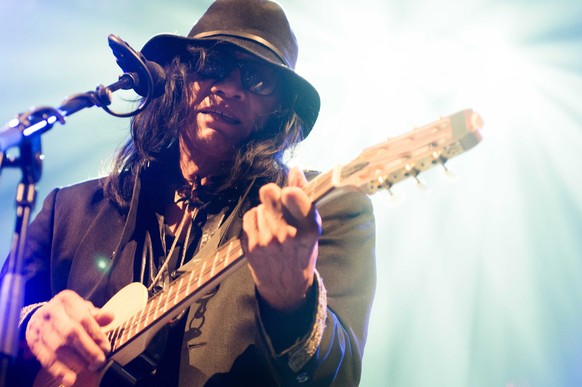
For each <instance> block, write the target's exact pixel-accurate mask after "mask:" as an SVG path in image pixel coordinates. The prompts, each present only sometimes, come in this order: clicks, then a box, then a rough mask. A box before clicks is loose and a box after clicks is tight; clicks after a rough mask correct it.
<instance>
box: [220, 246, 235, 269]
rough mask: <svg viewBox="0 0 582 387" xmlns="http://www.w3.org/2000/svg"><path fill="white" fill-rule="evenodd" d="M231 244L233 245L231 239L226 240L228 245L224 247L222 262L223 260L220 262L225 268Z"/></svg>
mask: <svg viewBox="0 0 582 387" xmlns="http://www.w3.org/2000/svg"><path fill="white" fill-rule="evenodd" d="M232 245H233V242H232V241H230V242H228V246H227V248H226V254H225V255H223V257H222V262H223V263H222V267H223V268H225V269H226V267H227V266H228V262H229V259H228V257H229V256H230V253H231V251H232Z"/></svg>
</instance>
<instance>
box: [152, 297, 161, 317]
mask: <svg viewBox="0 0 582 387" xmlns="http://www.w3.org/2000/svg"><path fill="white" fill-rule="evenodd" d="M155 298H156V306H155V307H154V318H153V320H157V319H158V317H160V314H159V311H160V302H161V300H162V297H161V295H158V296H157V297H155Z"/></svg>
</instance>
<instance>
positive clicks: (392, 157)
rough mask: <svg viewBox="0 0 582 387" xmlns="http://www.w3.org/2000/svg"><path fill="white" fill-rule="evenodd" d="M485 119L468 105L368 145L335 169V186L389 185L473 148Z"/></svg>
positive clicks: (370, 187) (374, 187)
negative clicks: (426, 123) (435, 119)
mask: <svg viewBox="0 0 582 387" xmlns="http://www.w3.org/2000/svg"><path fill="white" fill-rule="evenodd" d="M482 125H483V121H482V119H481V117H480V116H479V114H477V113H476V112H474V111H473V110H470V109H467V110H463V111H460V112H457V113H455V114H452V115H450V116H447V117H443V118H440V119H439V120H437V121H434V122H432V123H430V124H428V125H424V126H422V127H419V128H416V129H414V130H412V131H411V132H408V133H405V134H403V135H400V136H398V137H394V138H391V139H389V140H388V141H385V142H383V143H380V144H378V145H375V146H372V147H370V148H368V149H365V150H364V151H363V152H362V153H361V154H360V155H359V156H358V157H357V158H355V159H354V160H353V161H351V162H349V163H347V164H345V165H343V166H340V167H338V168H336V169H335V170H333V171H332V176H331V185H332V186H333V187H334V188H339V187H348V186H351V187H356V188H358V189H360V190H362V191H364V192H366V193H368V194H372V193H374V192H376V191H377V190H378V189H381V188H386V189H389V188H390V187H392V186H393V185H394V184H396V183H398V182H400V181H402V180H404V179H406V178H408V177H416V176H417V175H418V174H420V173H421V172H423V171H425V170H427V169H430V168H432V167H433V166H435V165H439V164H444V163H445V162H446V161H447V160H449V159H451V158H453V157H455V156H458V155H459V154H461V153H463V152H465V151H467V150H469V149H471V148H473V147H474V146H475V145H477V144H478V143H479V142H480V141H481V138H482V137H481V134H480V132H479V130H480V129H481V127H482Z"/></svg>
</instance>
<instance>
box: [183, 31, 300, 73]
mask: <svg viewBox="0 0 582 387" xmlns="http://www.w3.org/2000/svg"><path fill="white" fill-rule="evenodd" d="M218 35H223V36H233V37H235V38H243V39H247V40H252V41H254V42H256V43H259V44H261V45H263V46H265V47H266V48H268V49H269V50H271V51H272V52H273V54H275V55H276V56H277V58H279V60H280V61H281V63H283V64H285V65H286V66H287V67H289V68H291V66H290V65H289V63H288V62H287V61H286V60H285V59H284V57H285V56H284V55H283V54H282V53H281V51H279V50H278V49H277V48H276V47H275V46H273V45H272V44H271V43H270V42H269V41H267V40H265V39H263V38H261V37H260V36H258V35H254V34H247V33H245V32H237V33H235V34H234V33H232V31H225V30H216V31H208V32H201V33H199V34H197V35H194V36H192V38H194V39H205V38H209V37H212V36H218Z"/></svg>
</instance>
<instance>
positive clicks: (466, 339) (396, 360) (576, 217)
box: [0, 0, 582, 387]
mask: <svg viewBox="0 0 582 387" xmlns="http://www.w3.org/2000/svg"><path fill="white" fill-rule="evenodd" d="M280 3H281V4H282V5H283V6H284V8H285V9H286V10H287V12H288V15H289V18H290V19H291V22H292V25H293V26H294V29H295V32H296V35H297V37H298V40H299V42H300V58H299V65H298V72H299V73H301V74H302V75H304V76H305V77H306V78H307V79H309V80H310V81H311V82H312V83H313V84H314V85H315V86H316V87H317V89H318V90H319V92H320V94H321V97H322V101H323V105H322V109H321V114H320V119H319V121H318V123H317V125H316V128H315V130H314V132H313V133H312V134H311V136H310V138H309V139H308V140H307V141H306V142H305V143H304V144H303V146H302V147H301V148H299V149H298V151H297V152H296V155H295V158H294V160H293V161H292V163H293V164H296V165H300V166H302V167H304V168H310V169H320V170H326V169H329V168H332V167H334V166H335V165H337V164H340V163H343V162H346V161H348V160H350V159H352V158H354V157H355V156H357V154H358V153H359V152H360V151H361V150H362V149H363V148H365V147H367V146H371V145H373V144H375V143H378V142H381V141H384V140H385V139H387V138H388V137H393V136H396V135H398V134H401V133H405V132H407V131H409V130H411V129H412V128H414V127H416V126H420V125H423V124H426V123H429V122H432V121H433V120H435V119H436V118H437V117H439V116H444V115H449V114H451V113H454V112H456V111H458V110H461V109H464V108H473V109H475V110H476V111H478V112H479V113H480V114H481V115H482V117H483V119H484V121H485V126H484V129H483V135H484V140H483V142H482V143H481V144H480V145H478V146H477V147H476V148H474V149H472V150H470V151H469V152H467V153H466V154H463V155H461V156H459V157H458V158H456V159H453V160H451V161H450V162H449V164H448V167H449V169H451V170H452V171H453V172H454V173H455V175H456V178H454V179H451V178H450V177H448V176H447V175H446V174H444V173H442V172H443V171H442V170H439V169H434V170H430V171H427V172H426V173H424V174H423V175H421V178H422V179H423V180H424V182H425V183H426V185H427V186H428V187H429V190H428V191H426V190H421V189H417V187H416V183H415V182H414V181H406V182H403V183H402V184H399V185H398V186H396V187H395V188H394V191H395V194H396V196H395V198H396V199H398V200H395V198H390V196H389V195H388V194H386V193H378V194H376V195H374V196H373V201H374V205H375V214H376V219H377V266H378V286H377V293H376V299H375V304H374V308H373V312H372V317H371V322H370V327H369V338H368V344H367V346H366V352H365V359H364V370H363V376H362V383H361V385H362V386H402V387H411V386H507V387H514V386H523V387H526V386H527V387H530V386H579V385H582V321H581V317H582V253H581V250H582V235H581V234H582V179H581V177H580V172H579V171H578V168H580V167H582V2H580V1H579V0H527V1H525V0H510V1H502V0H467V1H463V0H433V1H428V0H408V1H396V0H359V1H357V2H354V1H351V0H349V1H348V0H319V1H311V0H281V1H280ZM209 4H210V1H208V0H197V1H195V2H194V1H161V0H159V1H148V2H136V1H129V0H115V1H113V0H100V1H88V0H79V1H74V2H73V1H60V2H51V1H40V0H20V1H18V2H16V1H7V0H1V1H0V19H1V22H0V53H1V54H0V125H3V124H4V123H6V122H8V121H9V120H10V119H12V118H13V117H14V115H15V114H16V113H18V112H21V111H24V110H26V109H28V108H29V107H30V106H40V105H50V106H55V107H56V106H59V105H60V103H61V102H62V100H63V99H64V98H65V97H66V96H68V95H70V94H73V93H77V92H83V91H87V90H93V89H94V88H95V87H96V86H97V84H99V83H102V84H109V83H112V82H114V81H115V80H116V79H117V76H118V74H119V73H120V69H119V68H118V67H117V65H116V63H115V58H114V57H113V55H112V54H111V51H110V49H109V47H108V45H107V36H108V34H110V33H114V34H117V35H120V36H121V37H122V38H123V39H124V40H126V41H127V42H129V43H130V44H131V45H132V46H133V47H134V48H136V49H140V48H141V46H142V45H143V44H144V43H145V42H146V41H147V40H148V39H149V38H150V37H151V36H152V35H154V34H157V33H162V32H174V33H178V34H187V33H188V31H189V30H190V28H191V26H192V25H193V24H194V22H195V21H196V20H197V18H198V17H199V16H200V15H201V14H202V13H203V11H204V10H205V9H206V8H207V7H208V5H209ZM67 121H68V122H67V124H66V125H65V126H60V125H57V126H55V128H54V129H53V130H52V131H51V132H49V133H47V134H46V135H44V136H43V150H44V153H45V155H46V159H45V163H44V172H43V177H42V181H41V182H40V184H39V186H38V191H39V202H38V204H37V209H38V208H40V201H41V200H42V198H44V197H45V196H46V194H47V193H48V192H49V190H51V189H52V188H53V187H55V186H63V185H69V184H73V183H76V182H79V181H81V180H85V179H88V178H94V177H97V176H100V175H103V173H105V171H107V166H108V163H109V161H110V160H111V156H112V154H113V152H114V151H115V149H116V148H117V147H118V146H119V145H120V144H122V142H123V141H124V140H125V139H126V136H127V128H128V121H127V120H125V119H118V118H113V117H110V116H108V115H107V114H106V113H105V112H103V111H101V110H98V109H96V108H92V109H88V110H85V111H83V112H81V113H77V114H76V115H74V116H71V117H69V118H68V119H67ZM19 179H20V175H19V173H18V172H17V171H13V170H5V171H2V174H1V176H0V257H2V258H0V260H3V259H4V257H5V256H7V254H8V250H9V246H10V241H11V237H12V232H13V228H14V217H15V213H14V195H15V188H16V184H17V183H18V181H19Z"/></svg>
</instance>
